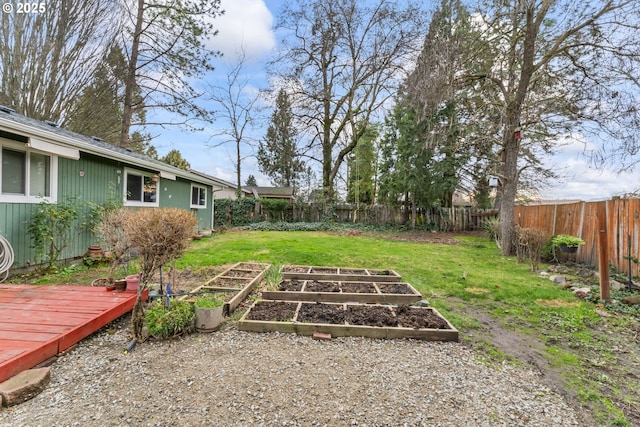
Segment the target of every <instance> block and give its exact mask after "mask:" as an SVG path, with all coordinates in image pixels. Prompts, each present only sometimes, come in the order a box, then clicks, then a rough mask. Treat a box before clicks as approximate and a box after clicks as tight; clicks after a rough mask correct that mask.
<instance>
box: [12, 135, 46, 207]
mask: <svg viewBox="0 0 640 427" xmlns="http://www.w3.org/2000/svg"><path fill="white" fill-rule="evenodd" d="M0 148H1V150H0V201H3V202H13V203H39V202H41V201H42V199H48V200H49V201H55V197H54V196H55V184H56V182H57V179H56V176H55V169H56V168H55V165H56V163H55V161H56V160H57V158H56V157H55V156H50V155H47V154H42V153H38V152H35V151H31V150H29V149H24V148H22V147H20V146H18V144H13V143H10V142H5V141H0Z"/></svg>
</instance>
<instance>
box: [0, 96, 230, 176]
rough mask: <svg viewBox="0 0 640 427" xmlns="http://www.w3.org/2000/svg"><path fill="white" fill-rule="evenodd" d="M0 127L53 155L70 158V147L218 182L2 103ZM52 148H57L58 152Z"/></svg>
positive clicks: (162, 172) (163, 173)
mask: <svg viewBox="0 0 640 427" xmlns="http://www.w3.org/2000/svg"><path fill="white" fill-rule="evenodd" d="M0 130H4V131H6V132H10V133H15V134H18V135H22V136H26V137H28V138H29V143H30V144H32V146H34V148H37V147H35V146H36V145H38V144H43V143H44V144H45V145H46V146H47V147H49V148H50V149H51V150H52V152H54V154H59V155H61V156H63V157H73V149H75V150H78V151H82V152H85V153H89V154H93V155H96V156H100V157H106V158H109V159H112V160H118V161H122V162H126V163H129V164H132V165H136V166H138V167H142V168H146V169H151V170H155V171H158V172H160V176H161V177H163V178H168V179H175V177H177V176H178V177H180V178H185V179H188V180H191V181H195V182H198V183H201V184H209V185H216V186H219V185H220V183H219V181H221V180H218V179H216V178H214V177H209V176H206V175H204V174H200V173H195V171H186V170H184V169H180V168H177V167H175V166H172V165H169V164H167V163H164V162H161V161H160V160H156V159H152V158H151V157H148V156H145V155H143V154H140V153H136V152H134V151H131V150H129V149H126V148H121V147H116V146H115V145H111V144H108V143H106V142H104V141H102V140H101V139H99V138H96V137H88V136H85V135H81V134H78V133H75V132H71V131H69V130H66V129H64V128H61V127H58V126H57V125H56V124H55V123H53V122H42V121H40V120H35V119H32V118H29V117H27V116H23V115H21V114H17V113H16V112H15V111H13V110H11V109H9V108H7V107H2V106H0ZM25 134H26V135H25ZM58 147H59V148H58ZM65 149H66V151H65ZM53 150H58V152H55V151H53ZM45 151H46V150H45Z"/></svg>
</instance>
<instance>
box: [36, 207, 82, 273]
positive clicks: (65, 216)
mask: <svg viewBox="0 0 640 427" xmlns="http://www.w3.org/2000/svg"><path fill="white" fill-rule="evenodd" d="M80 214H81V209H80V205H79V204H78V203H76V202H75V200H72V199H65V200H63V201H60V202H58V203H48V202H46V201H43V202H41V203H39V204H38V206H37V207H36V209H35V211H34V213H33V216H32V217H31V221H30V223H29V225H28V226H27V231H28V232H29V234H30V235H31V240H32V241H33V248H34V249H35V252H36V257H37V259H38V260H42V261H44V262H45V263H46V264H47V269H48V270H51V269H52V268H53V267H54V266H55V265H56V264H57V263H58V261H59V260H60V255H61V254H62V251H63V250H64V249H65V248H66V247H67V246H68V245H69V241H70V239H71V233H72V231H73V228H74V227H73V226H74V224H76V223H77V221H78V220H79V219H80ZM77 225H78V227H79V224H77Z"/></svg>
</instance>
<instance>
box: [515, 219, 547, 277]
mask: <svg viewBox="0 0 640 427" xmlns="http://www.w3.org/2000/svg"><path fill="white" fill-rule="evenodd" d="M516 236H517V239H518V245H517V249H518V259H519V260H520V258H521V257H522V258H525V257H526V258H528V259H529V262H530V263H531V271H536V269H537V268H538V264H539V263H540V257H541V254H542V248H543V247H544V245H545V243H546V242H547V240H548V238H547V234H546V233H545V231H544V230H542V229H540V228H520V227H516Z"/></svg>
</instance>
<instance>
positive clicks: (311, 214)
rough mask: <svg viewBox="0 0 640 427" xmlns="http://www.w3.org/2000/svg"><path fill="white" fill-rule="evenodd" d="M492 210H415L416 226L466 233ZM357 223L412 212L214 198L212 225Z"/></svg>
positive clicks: (398, 221)
mask: <svg viewBox="0 0 640 427" xmlns="http://www.w3.org/2000/svg"><path fill="white" fill-rule="evenodd" d="M495 215H496V212H495V211H493V210H488V211H486V210H478V209H472V208H468V207H460V206H458V207H454V208H437V207H436V208H429V209H418V210H417V215H416V224H417V226H419V227H420V228H428V229H431V230H439V231H469V230H477V229H480V228H482V223H483V222H484V221H485V220H486V219H487V218H488V217H491V216H495ZM326 220H329V221H336V222H339V223H357V224H367V225H378V226H386V225H392V226H400V225H410V224H411V211H409V212H408V215H405V211H404V208H403V207H401V206H397V207H396V206H378V205H376V206H362V205H361V206H359V207H358V206H356V205H351V204H342V205H335V206H333V207H332V208H331V209H330V212H329V213H328V214H327V212H326V211H325V206H324V204H322V203H289V202H288V201H284V200H275V199H258V200H256V199H253V198H244V199H239V200H231V199H216V201H215V220H214V221H215V226H216V227H219V226H223V225H224V226H231V227H235V226H242V225H249V224H251V223H255V222H260V221H285V222H322V221H326Z"/></svg>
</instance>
